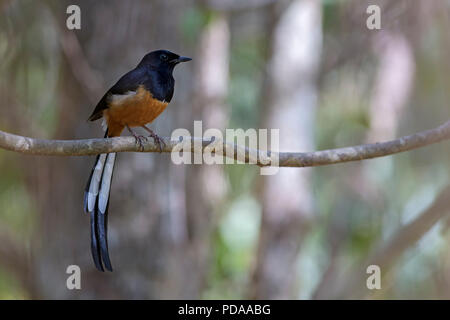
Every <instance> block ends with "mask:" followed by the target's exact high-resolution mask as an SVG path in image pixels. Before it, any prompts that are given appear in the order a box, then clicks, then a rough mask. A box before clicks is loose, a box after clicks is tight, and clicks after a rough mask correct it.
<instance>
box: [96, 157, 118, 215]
mask: <svg viewBox="0 0 450 320" xmlns="http://www.w3.org/2000/svg"><path fill="white" fill-rule="evenodd" d="M115 161H116V154H115V153H110V154H108V158H107V159H106V163H105V168H104V169H103V177H102V185H101V186H100V194H99V198H98V209H99V210H100V213H102V214H104V213H105V212H106V208H107V206H108V199H109V190H110V188H111V179H112V174H113V170H114V162H115Z"/></svg>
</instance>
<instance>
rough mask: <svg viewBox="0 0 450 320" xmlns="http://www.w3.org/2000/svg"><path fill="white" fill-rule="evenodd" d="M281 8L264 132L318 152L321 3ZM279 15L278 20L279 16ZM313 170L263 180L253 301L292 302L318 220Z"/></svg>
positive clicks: (302, 1)
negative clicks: (305, 244) (304, 248)
mask: <svg viewBox="0 0 450 320" xmlns="http://www.w3.org/2000/svg"><path fill="white" fill-rule="evenodd" d="M285 4H286V2H278V3H277V4H275V5H274V6H273V7H271V10H273V13H274V14H275V16H276V20H275V21H276V23H275V25H274V30H273V34H272V40H271V42H272V45H271V46H272V52H271V56H270V58H269V64H268V65H269V67H268V72H267V74H268V75H267V79H266V81H265V82H266V90H265V92H266V93H267V96H266V99H265V101H266V105H265V110H264V116H265V118H264V120H263V126H262V127H267V128H275V129H280V149H281V150H284V151H288V150H300V151H302V150H305V151H306V150H313V149H314V137H313V132H314V118H315V117H314V116H315V109H316V104H317V88H316V78H317V73H318V69H319V63H320V55H321V47H322V28H321V23H322V21H321V3H320V1H317V0H296V1H292V2H289V4H288V5H287V6H286V5H285ZM278 15H279V16H278ZM310 174H311V171H310V170H309V169H301V170H298V169H297V170H296V169H285V168H283V169H280V171H279V173H277V174H276V175H274V176H267V177H264V178H263V179H262V180H263V189H262V190H263V191H262V194H261V196H260V199H261V200H260V201H261V203H263V217H262V226H261V231H260V241H259V249H258V257H257V262H256V267H255V271H254V275H253V284H252V288H251V293H250V296H251V297H252V298H257V299H282V298H290V297H292V296H293V293H294V291H293V290H295V285H296V281H295V280H296V260H297V256H298V252H299V249H300V246H301V244H302V239H303V237H304V235H305V233H306V232H307V225H308V220H309V219H310V218H311V216H312V214H313V195H312V193H311V183H310Z"/></svg>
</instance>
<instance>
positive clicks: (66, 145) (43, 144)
mask: <svg viewBox="0 0 450 320" xmlns="http://www.w3.org/2000/svg"><path fill="white" fill-rule="evenodd" d="M163 140H164V141H165V143H166V145H165V146H164V148H163V152H172V151H176V150H180V149H182V150H184V151H189V152H205V148H206V147H208V149H210V148H211V147H213V148H214V149H215V150H222V152H223V154H224V155H226V156H227V157H229V158H233V159H239V160H241V159H242V160H244V159H245V162H247V163H248V162H250V163H254V164H257V165H259V166H268V165H276V162H273V159H276V158H277V156H278V159H279V164H278V165H279V166H280V167H314V166H323V165H329V164H336V163H341V162H349V161H359V160H364V159H372V158H377V157H383V156H387V155H391V154H396V153H400V152H405V151H409V150H413V149H418V148H421V147H424V146H427V145H430V144H434V143H438V142H441V141H445V140H450V121H448V122H446V123H444V124H443V125H441V126H439V127H437V128H434V129H431V130H426V131H422V132H418V133H415V134H412V135H409V136H404V137H401V138H399V139H396V140H391V141H387V142H381V143H373V144H363V145H359V146H353V147H346V148H338V149H330V150H323V151H315V152H269V155H270V156H271V157H268V154H267V153H266V152H264V151H261V150H254V149H249V148H245V147H242V146H238V145H235V144H232V143H226V142H223V141H221V140H219V139H214V138H213V139H209V138H208V139H201V138H191V137H183V139H180V140H177V139H169V138H164V139H163ZM181 140H182V141H181ZM143 147H144V151H143V152H158V151H159V147H158V146H157V145H156V144H155V143H154V142H153V140H152V139H149V140H148V141H144V143H143ZM0 148H3V149H6V150H10V151H15V152H20V153H24V154H32V155H46V156H86V155H96V154H100V153H110V152H139V151H140V149H139V146H138V145H136V143H135V139H134V138H133V137H118V138H110V139H86V140H43V139H33V138H28V137H22V136H18V135H14V134H10V133H6V132H3V131H0ZM271 159H272V160H271ZM271 161H272V162H271Z"/></svg>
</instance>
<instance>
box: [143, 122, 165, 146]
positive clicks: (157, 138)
mask: <svg viewBox="0 0 450 320" xmlns="http://www.w3.org/2000/svg"><path fill="white" fill-rule="evenodd" d="M143 128H144V129H145V130H147V132H148V133H150V135H149V137H150V138H153V141H155V144H157V145H158V147H159V152H162V151H163V146H164V147H166V143H165V142H164V140H163V139H162V138H161V137H160V136H158V135H157V134H156V133H154V132H153V130H151V129H149V128H147V127H145V126H144V127H143Z"/></svg>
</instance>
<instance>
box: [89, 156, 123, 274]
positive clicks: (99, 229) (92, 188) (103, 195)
mask: <svg viewBox="0 0 450 320" xmlns="http://www.w3.org/2000/svg"><path fill="white" fill-rule="evenodd" d="M115 160H116V154H115V153H109V154H101V155H99V156H98V157H97V159H96V162H95V166H94V168H93V169H92V172H91V175H90V177H89V181H88V183H87V186H86V189H85V194H84V210H85V212H87V213H89V214H90V219H91V251H92V258H93V260H94V264H95V267H96V268H97V269H98V270H100V271H104V268H103V266H104V267H105V268H106V269H107V270H109V271H112V265H111V261H110V258H109V253H108V234H107V230H108V228H107V223H108V208H109V193H110V189H111V181H112V176H113V171H114V163H115Z"/></svg>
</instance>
